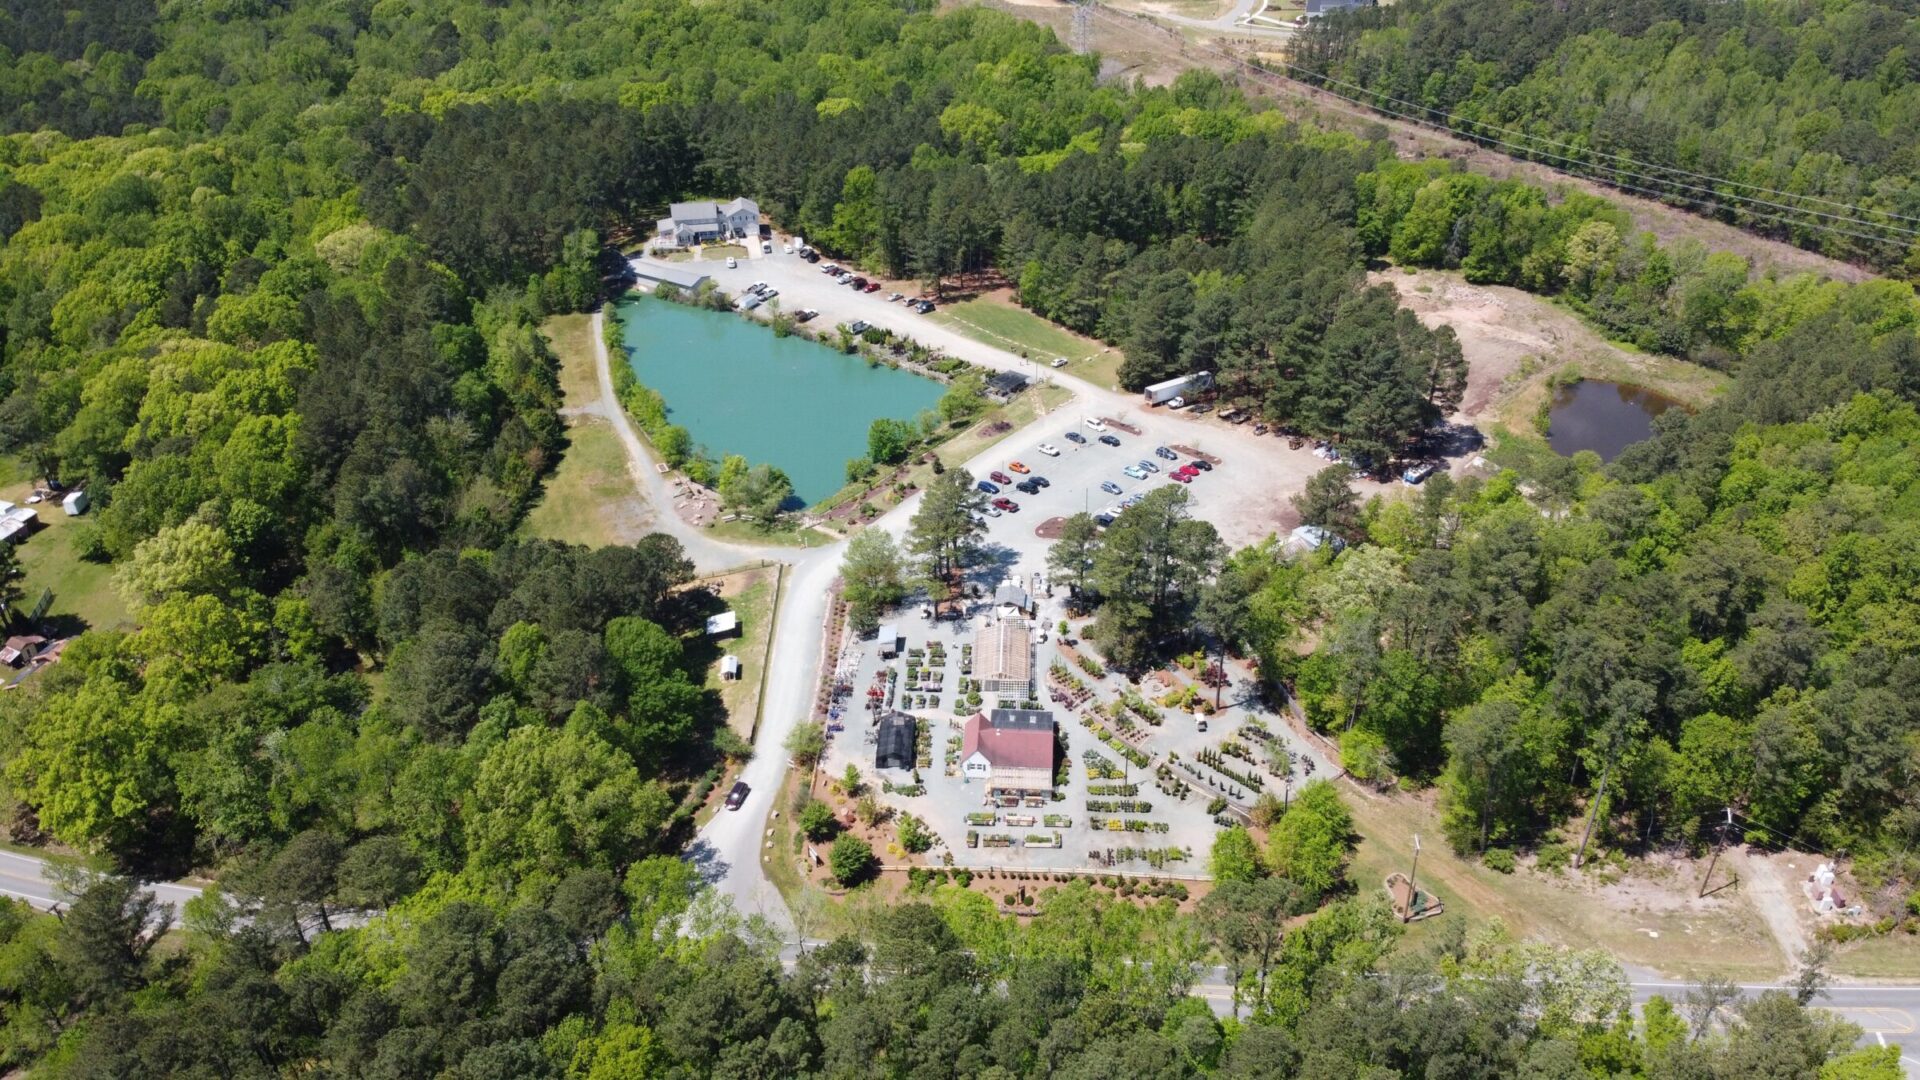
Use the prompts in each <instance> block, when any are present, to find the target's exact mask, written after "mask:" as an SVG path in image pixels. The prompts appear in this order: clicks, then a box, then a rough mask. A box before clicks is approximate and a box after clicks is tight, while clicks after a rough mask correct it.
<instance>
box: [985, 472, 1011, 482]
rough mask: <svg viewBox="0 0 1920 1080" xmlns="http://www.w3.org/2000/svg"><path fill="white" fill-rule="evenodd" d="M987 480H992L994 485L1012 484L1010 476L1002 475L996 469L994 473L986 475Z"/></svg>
mask: <svg viewBox="0 0 1920 1080" xmlns="http://www.w3.org/2000/svg"><path fill="white" fill-rule="evenodd" d="M987 478H988V479H989V480H992V481H993V482H994V483H996V484H1011V483H1013V477H1011V476H1008V475H1007V474H1006V473H1003V472H1001V471H1000V470H998V469H995V470H994V471H992V472H990V473H988V474H987Z"/></svg>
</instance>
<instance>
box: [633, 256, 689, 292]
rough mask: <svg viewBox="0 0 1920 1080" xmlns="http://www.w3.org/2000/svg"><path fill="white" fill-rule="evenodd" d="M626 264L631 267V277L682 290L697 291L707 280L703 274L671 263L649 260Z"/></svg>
mask: <svg viewBox="0 0 1920 1080" xmlns="http://www.w3.org/2000/svg"><path fill="white" fill-rule="evenodd" d="M627 264H628V265H629V266H632V267H633V276H635V277H637V278H640V279H641V280H643V281H658V282H662V283H664V284H667V285H678V286H679V287H680V288H682V289H697V288H699V287H700V283H701V282H703V281H705V280H707V275H706V274H705V273H704V272H702V271H699V270H695V269H692V268H690V267H685V266H677V265H675V264H673V263H662V262H654V261H652V260H650V259H629V260H627Z"/></svg>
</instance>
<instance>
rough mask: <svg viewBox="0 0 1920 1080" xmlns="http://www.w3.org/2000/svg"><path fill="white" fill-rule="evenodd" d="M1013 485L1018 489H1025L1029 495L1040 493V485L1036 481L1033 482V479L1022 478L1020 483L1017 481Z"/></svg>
mask: <svg viewBox="0 0 1920 1080" xmlns="http://www.w3.org/2000/svg"><path fill="white" fill-rule="evenodd" d="M1013 486H1014V487H1015V488H1018V489H1019V490H1021V491H1024V492H1026V493H1027V494H1029V495H1038V494H1040V485H1039V484H1036V483H1034V482H1033V481H1031V480H1022V481H1020V482H1019V483H1017V484H1015V485H1013Z"/></svg>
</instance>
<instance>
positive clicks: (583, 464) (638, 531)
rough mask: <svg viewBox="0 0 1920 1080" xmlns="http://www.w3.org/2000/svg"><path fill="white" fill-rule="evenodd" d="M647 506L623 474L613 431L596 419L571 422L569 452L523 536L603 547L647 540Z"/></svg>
mask: <svg viewBox="0 0 1920 1080" xmlns="http://www.w3.org/2000/svg"><path fill="white" fill-rule="evenodd" d="M650 520H651V517H650V515H649V514H648V512H647V506H646V502H645V500H643V499H641V498H640V497H639V495H637V494H636V493H635V491H634V484H633V479H632V477H631V476H629V475H628V473H627V451H626V447H624V446H622V445H620V437H619V436H618V435H616V434H614V431H613V425H612V424H611V423H609V422H607V421H605V420H602V419H601V418H599V417H597V416H575V417H570V418H569V423H568V426H567V448H566V450H565V451H564V452H563V454H562V456H561V458H560V463H559V464H558V465H556V466H554V469H553V472H552V474H551V475H549V476H548V477H547V480H546V483H545V485H543V487H542V489H541V494H540V501H539V502H537V503H535V504H534V506H533V508H532V509H531V510H529V511H527V517H526V520H525V521H524V522H522V523H521V526H520V531H521V533H522V534H524V535H526V536H538V537H543V538H545V539H548V540H562V541H565V542H567V543H569V544H585V545H587V546H588V547H606V546H607V545H609V544H631V543H633V542H634V541H635V540H638V539H639V538H640V537H642V536H644V535H646V532H647V524H648V522H649V521H650Z"/></svg>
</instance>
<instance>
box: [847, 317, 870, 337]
mask: <svg viewBox="0 0 1920 1080" xmlns="http://www.w3.org/2000/svg"><path fill="white" fill-rule="evenodd" d="M847 329H848V330H850V331H852V332H853V333H856V334H864V333H866V332H867V331H868V330H871V329H873V324H872V323H870V322H868V321H867V320H865V319H855V320H853V321H852V322H850V323H848V324H847Z"/></svg>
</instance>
